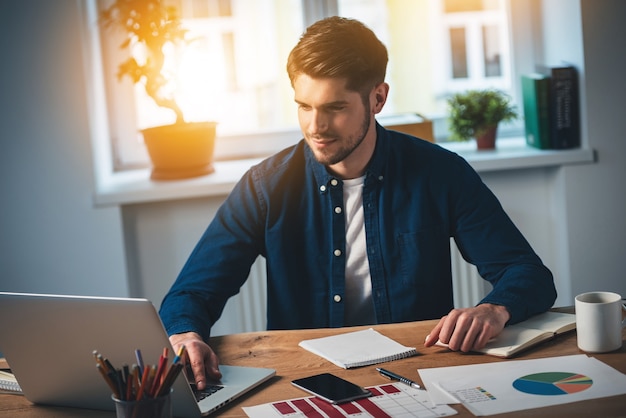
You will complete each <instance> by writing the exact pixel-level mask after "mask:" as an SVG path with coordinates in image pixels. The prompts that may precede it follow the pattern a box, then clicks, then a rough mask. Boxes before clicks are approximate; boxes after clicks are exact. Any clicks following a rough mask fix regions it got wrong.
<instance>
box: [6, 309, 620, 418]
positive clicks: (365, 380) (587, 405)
mask: <svg viewBox="0 0 626 418" xmlns="http://www.w3.org/2000/svg"><path fill="white" fill-rule="evenodd" d="M435 323H436V321H421V322H412V323H404V324H391V325H377V326H374V327H373V328H374V329H376V330H378V331H379V332H381V333H382V334H384V335H387V336H388V337H390V338H392V339H394V340H396V341H398V342H400V343H401V344H404V345H407V346H414V347H417V350H418V352H419V353H420V355H419V356H416V357H411V358H408V359H403V360H397V361H394V362H390V363H385V364H384V367H385V368H387V369H389V370H391V371H395V372H398V373H400V374H402V375H404V376H407V377H409V378H413V379H415V380H417V381H419V375H418V374H417V369H418V368H420V369H422V368H429V367H443V366H455V365H462V364H477V363H492V362H502V361H511V360H503V359H498V358H495V357H491V356H486V355H482V354H461V353H456V352H450V351H448V350H447V349H444V348H440V347H431V348H424V346H423V345H422V341H424V338H425V336H426V335H427V334H428V332H429V331H430V330H431V329H432V328H433V327H434V325H435ZM363 328H365V327H356V328H337V329H316V330H298V331H264V332H252V333H244V334H236V335H227V336H221V337H213V338H212V339H211V344H212V346H213V348H214V349H215V350H216V351H217V353H218V354H219V356H220V359H221V362H222V363H223V364H233V365H242V366H257V367H272V368H274V369H276V376H275V377H274V378H272V380H270V381H269V382H266V383H265V384H263V386H261V387H259V388H257V389H255V390H253V391H252V392H251V393H249V394H246V395H244V396H243V397H242V398H240V399H238V400H236V401H235V402H234V403H232V404H231V405H229V406H227V407H225V408H224V409H222V410H221V411H219V413H217V414H215V416H220V417H245V416H246V415H245V414H244V412H243V410H242V409H241V407H242V406H252V405H258V404H263V403H267V402H271V401H277V400H283V399H289V398H298V397H302V396H306V394H305V393H304V392H302V391H301V390H299V389H297V388H295V387H293V386H292V385H291V384H290V381H291V380H292V379H295V378H298V377H304V376H308V375H311V374H316V373H321V372H331V373H334V374H337V375H338V376H341V377H343V378H346V379H348V380H350V381H353V382H355V383H358V384H360V385H362V386H372V385H377V384H383V383H388V382H389V381H388V380H386V379H384V378H383V377H381V376H380V375H379V374H378V373H377V372H376V371H375V370H374V369H375V367H376V366H368V367H362V368H357V369H351V370H344V369H341V368H339V367H337V366H335V365H334V364H332V363H330V362H328V361H326V360H324V359H322V358H321V357H318V356H316V355H314V354H312V353H309V352H308V351H306V350H304V349H302V348H300V347H298V342H300V341H301V340H303V339H309V338H317V337H323V336H327V335H333V334H338V333H343V332H347V331H354V330H358V329H363ZM625 334H626V332H625ZM625 334H622V335H625ZM580 353H581V351H579V350H578V348H577V347H576V333H575V332H571V333H568V334H566V335H563V336H560V337H557V338H556V339H554V340H552V341H548V342H545V343H543V344H542V345H540V346H538V347H536V348H534V349H531V350H529V351H527V352H526V353H522V354H521V355H519V356H518V357H517V358H516V359H531V358H542V357H553V356H561V355H570V354H580ZM594 357H597V358H598V359H599V360H601V361H603V362H605V363H606V364H608V365H610V366H612V367H614V368H616V369H617V370H619V371H620V372H622V373H626V344H624V346H622V348H621V349H620V350H618V351H615V352H612V353H608V354H598V355H594ZM452 407H453V408H455V409H456V410H457V411H459V414H458V415H455V416H457V417H473V416H474V415H472V414H471V413H470V412H469V411H467V410H466V409H465V408H464V407H463V406H461V405H453V406H452ZM625 415H626V395H622V396H614V397H610V398H601V399H595V400H589V401H584V402H577V403H571V404H565V405H559V406H553V407H546V408H540V409H532V410H526V411H518V412H515V413H512V414H505V415H497V416H515V417H525V416H528V417H530V416H532V417H555V416H567V417H605V418H606V417H624V416H625ZM0 416H2V417H15V418H20V417H29V418H31V417H37V418H48V417H55V418H61V417H63V418H65V417H71V418H74V417H76V418H78V417H81V418H85V417H94V418H98V417H107V418H110V417H114V416H115V414H114V413H112V412H104V411H86V410H77V409H72V408H58V407H43V406H34V405H31V404H30V403H29V402H28V401H27V400H26V399H24V398H23V397H21V396H15V395H0ZM494 416H495V415H494Z"/></svg>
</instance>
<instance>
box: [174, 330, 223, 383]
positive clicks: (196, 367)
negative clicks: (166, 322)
mask: <svg viewBox="0 0 626 418" xmlns="http://www.w3.org/2000/svg"><path fill="white" fill-rule="evenodd" d="M170 343H171V344H172V347H173V348H174V351H178V349H179V348H180V346H181V345H184V346H185V352H186V353H187V358H188V359H189V364H190V365H191V371H192V372H193V378H194V381H195V382H196V386H197V387H198V389H199V390H203V389H205V388H206V381H207V378H208V379H211V380H220V379H221V378H222V373H221V372H220V370H219V359H218V358H217V355H216V354H215V353H214V352H213V350H212V349H211V347H209V345H208V344H207V343H205V342H204V341H203V340H202V337H200V335H199V334H197V333H195V332H185V333H183V334H174V335H172V336H170Z"/></svg>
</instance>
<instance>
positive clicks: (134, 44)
mask: <svg viewBox="0 0 626 418" xmlns="http://www.w3.org/2000/svg"><path fill="white" fill-rule="evenodd" d="M100 23H101V24H102V25H103V26H104V27H105V28H110V27H115V28H118V29H121V30H122V31H124V32H125V37H124V41H123V42H122V44H121V45H120V48H122V49H128V50H129V51H130V58H128V59H127V60H126V61H124V62H122V63H121V64H120V65H119V67H118V73H117V77H118V79H121V78H122V77H124V76H125V75H126V76H129V77H130V78H131V79H132V81H133V83H135V84H137V83H142V84H143V86H144V88H145V90H146V93H147V94H148V96H150V97H151V98H152V99H153V100H154V102H155V103H156V104H157V105H158V106H161V107H165V108H168V109H171V110H173V111H174V112H175V113H176V122H177V123H179V122H184V118H183V113H182V111H181V109H180V107H179V106H178V104H177V103H176V100H175V99H174V97H173V95H172V92H171V90H172V89H171V88H170V87H171V82H172V80H171V77H168V75H167V74H166V73H165V72H164V71H163V66H164V64H165V54H164V51H163V48H164V47H165V46H166V45H167V44H169V43H171V44H173V45H176V44H182V43H185V42H186V40H185V36H186V34H187V31H186V30H185V29H183V28H182V24H181V20H180V17H179V15H178V12H177V10H176V8H175V7H172V6H167V5H166V4H165V0H115V1H114V2H113V4H111V5H110V6H109V7H108V8H106V9H104V10H102V11H101V12H100Z"/></svg>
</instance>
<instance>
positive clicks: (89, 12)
mask: <svg viewBox="0 0 626 418" xmlns="http://www.w3.org/2000/svg"><path fill="white" fill-rule="evenodd" d="M302 1H303V5H306V7H303V13H304V12H305V11H306V13H308V15H307V16H308V17H306V16H303V19H304V23H305V25H306V24H307V23H308V22H309V21H316V20H318V19H319V18H320V16H324V15H325V14H327V13H331V14H333V10H334V11H336V10H337V1H336V0H319V1H318V2H314V1H311V0H302ZM507 3H508V5H509V7H507V14H508V19H509V27H510V36H509V43H510V51H511V62H512V65H511V66H512V68H511V80H516V79H517V78H518V74H520V73H523V72H531V71H533V69H534V62H535V58H536V57H537V56H538V54H539V52H540V51H538V50H537V48H536V47H535V46H536V45H537V44H538V43H537V42H535V39H537V36H539V35H540V34H538V33H537V32H536V31H533V30H532V29H533V24H532V22H533V19H536V18H537V16H536V15H537V14H538V13H539V11H538V10H537V9H536V8H534V9H533V7H532V6H531V5H529V4H528V2H525V1H518V0H509V1H508V2H507ZM81 7H82V8H83V14H84V16H85V18H84V19H83V21H84V23H85V24H84V28H83V32H84V34H85V36H84V37H83V39H84V40H85V43H84V54H85V57H86V59H85V68H86V74H87V85H88V87H87V89H88V92H87V94H88V96H89V100H88V103H89V107H90V115H91V125H92V143H93V159H94V168H95V171H96V181H97V183H98V184H106V183H107V182H108V181H110V180H111V179H112V178H113V177H114V176H116V175H123V171H120V170H119V167H116V166H115V164H114V147H113V144H112V143H111V141H114V140H115V139H111V135H110V133H111V132H112V131H113V129H112V127H111V126H109V118H108V112H109V111H110V107H111V106H124V99H123V98H116V99H113V101H109V102H107V100H106V97H107V95H106V87H105V82H104V80H105V79H104V76H105V72H104V67H103V64H104V63H103V59H102V57H101V56H100V54H101V50H100V48H101V43H100V33H99V30H98V25H97V16H98V15H97V10H98V9H97V0H86V1H85V2H84V3H83V2H81ZM307 10H308V11H307ZM329 11H330V12H329ZM512 14H515V15H516V19H512V18H511V15H512ZM307 19H308V20H307ZM127 82H128V83H130V81H127ZM517 84H518V83H513V84H512V86H511V92H512V96H513V99H514V101H515V102H516V103H521V102H520V100H519V99H520V97H521V91H520V90H521V88H520V86H518V85H517ZM126 106H127V105H126ZM129 111H130V110H129ZM429 116H431V115H429ZM432 118H433V119H434V122H435V129H436V130H437V129H438V128H437V126H442V125H443V124H442V120H443V119H444V115H432ZM519 128H520V123H519V122H518V124H517V126H516V128H515V129H514V132H513V135H515V134H518V133H519V132H520V130H519ZM522 129H523V127H522ZM503 134H504V135H506V129H504V130H500V135H501V136H503ZM301 136H302V135H301V132H300V130H299V128H298V127H297V126H294V127H293V128H288V129H284V130H281V131H259V132H257V133H255V134H250V135H237V136H233V137H220V141H218V143H217V144H216V152H219V153H220V154H221V155H223V156H224V158H238V155H240V151H239V150H241V149H246V150H247V151H246V152H247V154H246V155H244V156H240V158H250V157H254V156H260V155H270V154H272V153H274V152H276V151H278V150H280V149H283V148H285V147H287V146H290V145H292V144H293V143H294V142H296V141H298V140H299V139H300V138H301ZM437 136H439V135H437ZM438 139H439V138H438ZM142 146H143V145H142ZM146 167H147V165H142V166H137V167H131V171H132V169H133V168H135V169H141V170H144V169H145V168H146Z"/></svg>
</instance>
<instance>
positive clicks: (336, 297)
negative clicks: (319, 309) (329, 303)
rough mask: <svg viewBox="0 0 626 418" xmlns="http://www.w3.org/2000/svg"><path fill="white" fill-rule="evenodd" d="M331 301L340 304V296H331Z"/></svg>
mask: <svg viewBox="0 0 626 418" xmlns="http://www.w3.org/2000/svg"><path fill="white" fill-rule="evenodd" d="M333 300H334V301H335V302H341V295H335V296H333Z"/></svg>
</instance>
